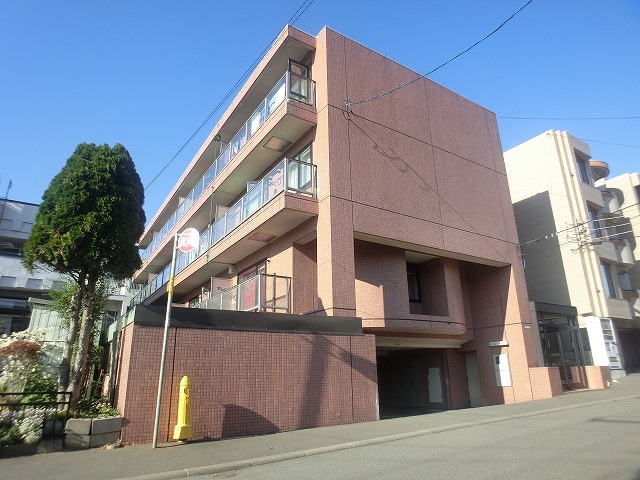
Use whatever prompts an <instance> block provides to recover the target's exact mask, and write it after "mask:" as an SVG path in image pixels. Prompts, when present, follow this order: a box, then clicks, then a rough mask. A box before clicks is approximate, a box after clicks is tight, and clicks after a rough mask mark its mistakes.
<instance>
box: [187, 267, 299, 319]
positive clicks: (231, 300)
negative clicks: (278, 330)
mask: <svg viewBox="0 0 640 480" xmlns="http://www.w3.org/2000/svg"><path fill="white" fill-rule="evenodd" d="M290 285H291V278H289V277H281V276H277V275H267V274H258V275H256V276H255V277H252V278H249V279H248V280H245V281H244V282H242V283H239V284H238V285H235V286H233V287H231V288H228V289H226V290H223V291H222V292H220V294H219V295H217V296H215V297H211V298H210V299H208V300H206V301H204V302H202V303H200V304H198V305H196V307H195V308H204V309H209V310H236V311H239V312H280V313H289V311H290V295H289V289H290Z"/></svg>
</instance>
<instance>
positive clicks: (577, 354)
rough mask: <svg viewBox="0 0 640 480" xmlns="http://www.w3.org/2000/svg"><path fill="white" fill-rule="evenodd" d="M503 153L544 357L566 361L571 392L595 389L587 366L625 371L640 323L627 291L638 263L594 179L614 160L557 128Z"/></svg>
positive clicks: (611, 201)
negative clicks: (626, 335)
mask: <svg viewBox="0 0 640 480" xmlns="http://www.w3.org/2000/svg"><path fill="white" fill-rule="evenodd" d="M504 158H505V164H506V168H507V176H508V178H509V187H510V190H511V198H512V201H513V205H514V212H515V217H516V224H517V227H518V235H519V238H520V243H521V253H522V258H523V262H524V264H525V276H526V280H527V288H528V291H529V298H530V300H531V301H532V312H533V315H535V316H536V318H537V320H538V326H539V333H540V336H539V343H538V346H539V348H538V351H539V356H540V359H541V360H544V362H545V364H546V365H548V366H558V367H560V370H561V373H562V377H563V383H564V384H565V386H566V387H569V388H571V387H573V386H584V385H589V383H590V382H589V378H588V377H589V373H588V370H589V368H588V366H589V365H596V366H609V367H610V369H611V375H612V376H613V378H615V377H617V376H621V375H624V367H625V360H624V358H623V355H622V354H621V350H622V348H620V340H621V338H620V333H621V331H622V329H626V328H631V327H633V328H637V325H638V318H637V316H634V312H633V309H632V304H631V302H630V301H629V300H628V298H627V296H626V293H625V292H626V289H627V288H628V287H627V286H628V273H627V272H628V270H629V269H630V268H633V266H634V265H635V261H634V257H633V253H632V252H631V249H630V248H629V244H628V242H627V241H626V240H625V238H627V237H628V236H629V233H628V232H625V231H624V229H621V227H622V226H623V222H622V221H621V220H622V219H621V218H620V215H619V214H618V213H617V211H618V209H619V206H618V203H617V200H616V198H615V196H614V195H612V194H611V193H610V192H608V191H607V190H606V189H604V188H603V189H602V190H600V189H598V188H597V187H596V185H595V182H597V181H599V180H602V179H603V178H605V177H606V175H607V174H608V166H607V164H606V163H604V162H599V161H594V160H592V159H591V153H590V150H589V146H588V145H586V144H585V143H584V142H582V141H580V140H578V139H576V138H575V137H573V136H571V135H570V134H568V133H567V132H559V131H547V132H544V133H543V134H541V135H539V136H537V137H535V138H533V139H531V140H528V141H526V142H524V143H522V144H520V145H518V146H516V147H514V148H512V149H510V150H508V151H506V152H505V153H504ZM637 355H638V353H637V352H636V353H635V354H634V355H631V354H629V358H627V363H628V364H629V365H632V364H635V363H636V361H637Z"/></svg>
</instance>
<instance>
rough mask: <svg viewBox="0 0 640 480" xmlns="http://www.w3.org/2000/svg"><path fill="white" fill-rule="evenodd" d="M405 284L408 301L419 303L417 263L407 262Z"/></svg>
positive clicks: (420, 299)
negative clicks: (407, 291)
mask: <svg viewBox="0 0 640 480" xmlns="http://www.w3.org/2000/svg"><path fill="white" fill-rule="evenodd" d="M407 285H408V287H409V302H411V303H421V302H422V297H421V295H420V275H419V270H418V265H416V264H414V263H407Z"/></svg>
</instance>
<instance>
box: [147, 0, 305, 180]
mask: <svg viewBox="0 0 640 480" xmlns="http://www.w3.org/2000/svg"><path fill="white" fill-rule="evenodd" d="M313 2H314V0H304V1H303V2H302V4H301V5H300V6H299V7H298V9H297V10H296V11H295V13H294V14H293V15H292V16H291V18H289V21H288V22H287V24H289V25H293V24H294V23H295V22H297V21H298V19H299V18H300V17H301V16H302V14H303V13H304V12H306V11H307V9H308V8H309V7H310V6H311V4H312V3H313ZM279 36H280V34H278V35H276V36H275V37H274V39H273V40H272V41H271V42H270V43H269V45H268V46H267V47H266V48H265V49H264V50H263V51H262V52H261V53H260V55H258V57H257V58H256V59H255V60H254V61H253V63H252V64H251V66H250V67H249V68H247V70H246V71H245V72H244V73H243V74H242V76H241V77H240V78H239V79H238V81H236V83H234V84H233V86H232V87H231V89H230V90H229V91H228V92H227V93H226V95H225V96H224V97H223V98H222V100H220V102H218V104H217V105H216V106H215V108H214V109H213V110H212V111H211V113H209V115H207V117H206V118H205V119H204V120H203V121H202V123H201V124H200V125H199V126H198V128H196V130H195V132H193V133H192V134H191V136H190V137H189V138H188V139H187V141H186V142H184V144H183V145H182V146H181V147H180V149H179V150H178V151H177V152H176V153H175V155H173V157H171V159H170V160H169V161H168V162H167V163H165V165H164V166H163V167H162V169H160V171H159V172H158V173H157V174H156V176H155V177H153V179H152V180H151V181H150V182H149V183H148V184H147V185H146V186H145V187H144V189H145V190H146V189H147V188H149V187H150V186H151V185H153V182H155V181H156V180H157V179H158V177H160V175H162V173H163V172H164V171H165V170H166V169H167V168H168V167H169V165H171V163H173V161H174V160H175V159H176V158H177V157H178V155H180V154H181V153H182V151H183V150H184V149H185V148H186V147H187V145H189V143H191V140H193V139H194V137H195V136H196V135H197V134H198V133H200V130H202V129H203V128H204V126H205V125H206V124H207V123H209V120H211V118H212V117H213V116H214V115H215V114H216V113H217V112H218V110H220V108H221V107H222V106H223V105H224V104H225V102H226V101H227V100H228V99H229V97H231V95H233V93H234V92H235V91H236V89H237V88H238V87H239V86H240V85H242V83H243V82H244V81H245V80H246V79H247V78H248V77H249V75H250V74H251V72H253V70H254V69H255V68H256V66H257V65H258V63H260V60H262V58H263V57H264V56H265V54H266V53H267V52H268V51H269V49H270V48H271V47H272V46H273V44H274V43H275V42H276V40H278V37H279Z"/></svg>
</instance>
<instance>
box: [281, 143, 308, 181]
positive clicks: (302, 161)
mask: <svg viewBox="0 0 640 480" xmlns="http://www.w3.org/2000/svg"><path fill="white" fill-rule="evenodd" d="M292 159H293V160H297V162H290V163H289V179H288V183H287V185H288V187H289V188H290V189H293V190H298V191H308V190H309V189H310V188H311V186H312V185H311V182H312V176H313V167H312V165H311V163H312V162H311V145H308V146H306V147H305V148H304V149H303V150H302V151H301V152H300V153H298V154H297V155H295V156H294V157H292Z"/></svg>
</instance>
